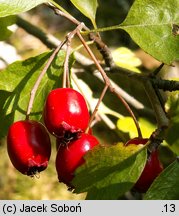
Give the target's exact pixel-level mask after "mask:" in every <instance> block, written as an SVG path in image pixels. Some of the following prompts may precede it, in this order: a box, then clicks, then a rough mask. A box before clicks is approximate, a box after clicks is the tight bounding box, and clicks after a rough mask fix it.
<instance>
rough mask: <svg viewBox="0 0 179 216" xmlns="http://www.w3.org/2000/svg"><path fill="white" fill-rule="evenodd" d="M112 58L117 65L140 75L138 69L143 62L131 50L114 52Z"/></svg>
mask: <svg viewBox="0 0 179 216" xmlns="http://www.w3.org/2000/svg"><path fill="white" fill-rule="evenodd" d="M112 56H113V59H114V62H115V63H116V65H118V66H120V67H124V68H126V69H129V70H132V71H134V72H137V73H140V70H139V69H138V68H137V67H138V66H140V65H141V64H142V62H141V60H140V59H139V58H137V57H136V56H135V54H134V53H133V52H132V51H131V50H130V49H128V48H126V47H120V48H117V49H115V50H114V51H113V52H112Z"/></svg>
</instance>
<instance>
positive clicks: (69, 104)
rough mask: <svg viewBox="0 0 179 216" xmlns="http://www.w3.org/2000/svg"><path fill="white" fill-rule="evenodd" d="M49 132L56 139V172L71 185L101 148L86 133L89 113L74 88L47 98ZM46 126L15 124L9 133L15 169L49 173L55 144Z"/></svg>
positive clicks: (29, 122) (94, 139)
mask: <svg viewBox="0 0 179 216" xmlns="http://www.w3.org/2000/svg"><path fill="white" fill-rule="evenodd" d="M43 117H44V123H45V126H46V128H47V129H48V131H49V132H50V133H51V134H52V135H54V136H55V137H56V145H57V150H58V152H57V157H56V170H57V174H58V178H59V181H61V182H64V183H66V184H67V185H69V186H71V185H70V182H71V180H72V179H73V176H74V172H75V170H76V168H77V167H78V166H80V165H81V164H82V163H84V159H83V156H84V155H85V154H86V152H87V151H89V150H91V149H92V148H93V147H94V146H96V145H98V144H99V142H98V140H97V139H96V138H95V137H94V136H93V135H91V134H90V133H85V130H86V129H87V128H88V124H89V119H90V115H89V111H88V108H87V105H86V102H85V100H84V98H83V96H82V95H81V94H80V93H79V92H77V91H75V90H74V89H72V88H58V89H55V90H52V91H51V92H50V93H49V95H48V96H47V99H46V103H45V106H44V111H43ZM45 126H44V125H43V124H41V123H39V122H37V121H33V120H23V121H18V122H15V123H13V124H12V125H11V126H10V128H9V131H8V136H7V149H8V154H9V157H10V159H11V162H12V164H13V165H14V167H15V168H16V169H17V170H18V171H20V172H21V173H23V174H25V175H30V176H33V175H34V174H36V173H38V172H41V171H42V170H44V169H46V167H47V165H48V162H49V159H50V155H51V143H50V137H49V134H48V132H47V130H46V128H45Z"/></svg>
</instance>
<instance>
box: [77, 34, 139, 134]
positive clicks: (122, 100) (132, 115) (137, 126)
mask: <svg viewBox="0 0 179 216" xmlns="http://www.w3.org/2000/svg"><path fill="white" fill-rule="evenodd" d="M77 35H78V37H79V39H80V41H81V42H82V44H83V45H84V47H85V49H86V50H87V52H88V54H89V55H90V56H91V58H92V60H93V61H94V63H95V65H96V67H97V68H98V70H99V72H100V73H101V75H102V77H103V80H104V82H105V88H104V89H103V92H102V94H101V96H100V98H103V97H104V95H103V94H105V93H106V90H107V88H108V87H109V89H110V91H111V92H113V93H114V94H116V96H117V97H118V98H119V99H120V101H121V102H122V103H123V105H124V106H125V108H126V109H127V111H128V112H129V114H130V116H131V117H132V119H133V121H134V123H135V126H136V129H137V132H138V137H142V133H141V129H140V126H139V123H138V121H137V119H136V117H135V115H134V113H133V111H132V109H131V108H130V106H129V105H128V103H127V102H126V101H125V100H124V98H123V97H122V96H121V95H120V94H119V93H118V92H117V91H116V90H115V88H114V87H113V85H112V84H111V82H110V79H109V78H108V76H107V75H106V73H105V71H104V70H103V68H102V67H101V65H100V64H99V62H98V60H97V59H96V57H95V55H94V54H93V52H92V50H91V49H90V47H89V46H88V44H87V43H86V42H85V40H84V39H83V37H82V35H81V34H80V32H77ZM104 91H105V92H104ZM100 102H101V99H100V100H99V103H100ZM98 107H99V104H97V108H98ZM94 112H95V114H96V112H97V111H96V110H94ZM92 115H93V114H92Z"/></svg>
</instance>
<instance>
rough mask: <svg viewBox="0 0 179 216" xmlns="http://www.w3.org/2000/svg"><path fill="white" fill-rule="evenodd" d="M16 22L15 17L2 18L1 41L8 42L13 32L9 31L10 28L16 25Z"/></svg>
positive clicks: (0, 23)
mask: <svg viewBox="0 0 179 216" xmlns="http://www.w3.org/2000/svg"><path fill="white" fill-rule="evenodd" d="M15 21H16V18H15V16H8V17H2V18H0V30H1V34H0V41H3V40H6V39H7V38H8V37H9V36H10V35H11V34H12V31H11V30H10V29H8V27H9V26H11V25H12V24H14V23H15Z"/></svg>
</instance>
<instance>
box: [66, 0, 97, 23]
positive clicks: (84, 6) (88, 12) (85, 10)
mask: <svg viewBox="0 0 179 216" xmlns="http://www.w3.org/2000/svg"><path fill="white" fill-rule="evenodd" d="M70 1H71V2H72V3H73V4H74V6H75V7H76V8H77V9H78V10H79V11H80V12H81V13H82V14H84V15H85V16H86V17H88V18H89V19H90V20H91V22H92V23H93V25H94V27H96V23H95V18H96V10H97V7H98V1H97V0H83V1H81V0H70Z"/></svg>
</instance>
